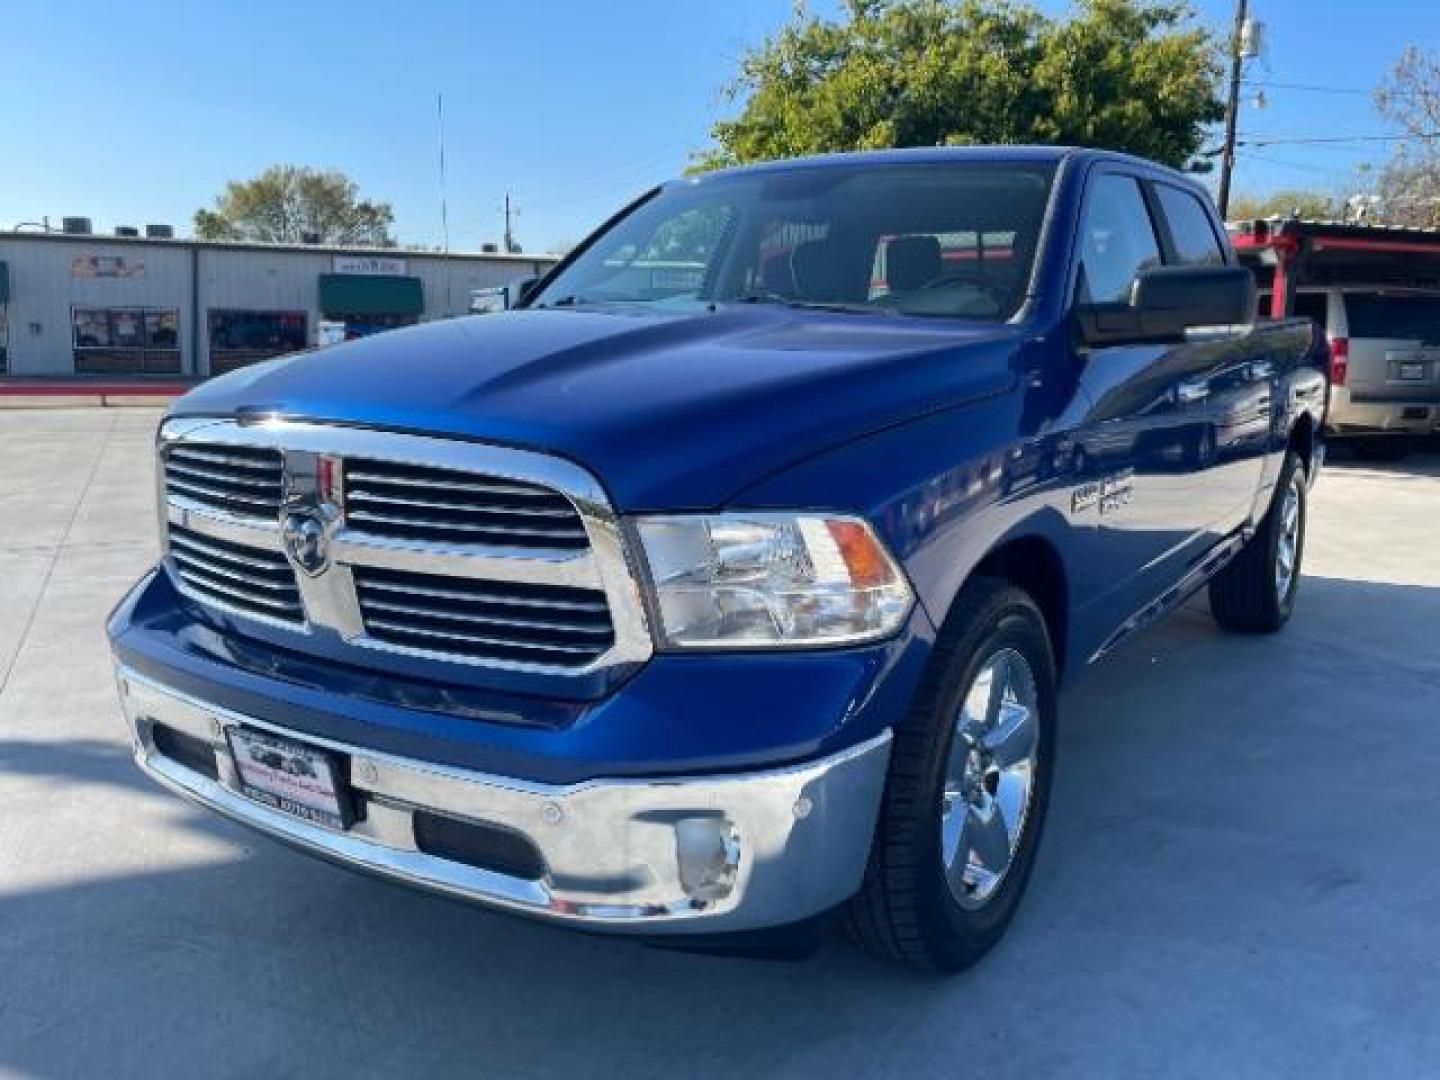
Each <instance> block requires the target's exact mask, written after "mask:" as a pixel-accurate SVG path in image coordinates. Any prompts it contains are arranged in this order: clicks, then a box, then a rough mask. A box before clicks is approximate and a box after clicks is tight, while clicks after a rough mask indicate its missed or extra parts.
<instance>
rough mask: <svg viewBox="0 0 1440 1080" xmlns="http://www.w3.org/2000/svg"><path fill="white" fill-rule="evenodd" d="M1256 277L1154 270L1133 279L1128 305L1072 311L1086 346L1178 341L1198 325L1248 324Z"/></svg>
mask: <svg viewBox="0 0 1440 1080" xmlns="http://www.w3.org/2000/svg"><path fill="white" fill-rule="evenodd" d="M1254 314H1255V275H1254V274H1252V273H1251V272H1250V271H1249V270H1248V269H1246V268H1245V267H1243V266H1157V267H1153V268H1152V269H1149V270H1146V271H1144V272H1143V273H1141V274H1140V276H1139V277H1137V278H1136V279H1135V285H1134V288H1133V289H1132V290H1131V293H1130V302H1129V303H1128V304H1082V305H1080V306H1079V307H1078V308H1077V309H1076V317H1077V318H1078V320H1079V323H1080V335H1081V337H1082V338H1083V339H1084V341H1085V343H1086V344H1087V345H1125V344H1139V343H1143V342H1164V341H1179V340H1181V339H1183V338H1184V336H1185V331H1186V330H1189V329H1191V328H1193V327H1197V326H1236V325H1240V324H1248V323H1250V322H1251V321H1252V319H1253V317H1254Z"/></svg>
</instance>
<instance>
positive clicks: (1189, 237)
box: [1155, 184, 1225, 264]
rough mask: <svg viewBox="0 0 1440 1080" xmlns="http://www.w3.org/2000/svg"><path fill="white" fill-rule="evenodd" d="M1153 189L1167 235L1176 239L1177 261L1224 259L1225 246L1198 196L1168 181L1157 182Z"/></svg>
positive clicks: (1218, 261)
mask: <svg viewBox="0 0 1440 1080" xmlns="http://www.w3.org/2000/svg"><path fill="white" fill-rule="evenodd" d="M1155 193H1156V194H1157V195H1158V196H1159V197H1160V209H1161V210H1162V211H1163V212H1164V214H1165V221H1166V222H1167V223H1168V224H1169V226H1170V238H1171V239H1172V240H1174V241H1175V254H1176V256H1177V257H1178V258H1177V261H1178V262H1180V263H1192V264H1193V263H1223V262H1224V261H1225V252H1224V249H1223V248H1221V246H1220V241H1219V240H1218V239H1217V238H1216V236H1215V229H1214V228H1213V227H1212V226H1211V224H1210V215H1209V214H1207V213H1206V212H1205V207H1204V205H1203V204H1202V203H1201V202H1200V199H1199V198H1198V197H1197V196H1195V195H1192V194H1191V193H1190V192H1188V191H1181V190H1180V189H1179V188H1177V187H1171V186H1170V185H1169V184H1156V185H1155Z"/></svg>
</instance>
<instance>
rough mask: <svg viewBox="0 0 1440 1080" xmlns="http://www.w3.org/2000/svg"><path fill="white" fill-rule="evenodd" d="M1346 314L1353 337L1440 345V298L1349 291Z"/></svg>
mask: <svg viewBox="0 0 1440 1080" xmlns="http://www.w3.org/2000/svg"><path fill="white" fill-rule="evenodd" d="M1345 313H1346V316H1347V321H1348V322H1349V324H1350V336H1351V337H1352V338H1394V339H1398V340H1402V341H1420V342H1424V343H1426V344H1430V345H1440V296H1415V295H1406V294H1403V293H1380V292H1350V293H1346V294H1345Z"/></svg>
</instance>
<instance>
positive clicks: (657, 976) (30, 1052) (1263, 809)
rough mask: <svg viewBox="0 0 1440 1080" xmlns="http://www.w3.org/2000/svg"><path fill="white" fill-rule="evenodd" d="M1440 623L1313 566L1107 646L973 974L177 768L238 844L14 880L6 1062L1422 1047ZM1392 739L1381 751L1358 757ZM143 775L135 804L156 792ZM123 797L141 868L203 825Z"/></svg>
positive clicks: (1434, 828) (1355, 1052)
mask: <svg viewBox="0 0 1440 1080" xmlns="http://www.w3.org/2000/svg"><path fill="white" fill-rule="evenodd" d="M1437 626H1440V589H1436V588H1421V587H1411V586H1398V585H1389V584H1374V583H1361V582H1352V581H1340V580H1333V579H1324V578H1308V579H1307V580H1306V582H1305V590H1304V593H1303V594H1302V600H1301V609H1300V611H1299V613H1298V614H1297V616H1296V620H1295V622H1294V623H1293V624H1292V626H1291V627H1290V628H1289V630H1288V631H1287V632H1286V633H1284V634H1282V635H1278V636H1276V637H1273V638H1262V639H1253V638H1252V639H1246V638H1239V637H1231V636H1226V635H1223V634H1221V633H1220V632H1219V631H1217V630H1216V629H1215V628H1214V626H1213V624H1212V623H1211V621H1210V620H1209V618H1208V615H1207V614H1206V612H1205V611H1204V608H1203V605H1198V604H1192V605H1191V606H1190V607H1188V608H1186V609H1185V610H1183V611H1182V612H1180V613H1179V614H1178V615H1176V616H1175V617H1174V618H1172V619H1170V620H1169V621H1168V622H1167V623H1166V624H1164V625H1163V626H1162V627H1161V628H1158V629H1157V630H1156V631H1155V632H1153V633H1151V634H1149V635H1147V636H1145V637H1143V638H1141V639H1139V640H1137V641H1136V642H1135V643H1134V644H1133V645H1131V646H1130V647H1129V648H1128V649H1126V650H1124V651H1122V652H1121V653H1120V654H1119V655H1117V656H1116V657H1114V658H1113V659H1112V660H1110V661H1108V662H1107V663H1106V664H1104V665H1103V666H1101V667H1100V668H1099V669H1097V670H1096V671H1095V672H1094V673H1093V674H1092V676H1091V677H1090V678H1089V679H1088V680H1087V681H1085V682H1084V683H1082V684H1080V685H1079V686H1077V687H1076V688H1075V689H1074V690H1073V691H1071V692H1069V693H1067V695H1066V701H1065V703H1064V714H1065V718H1066V723H1065V725H1064V728H1063V732H1062V737H1061V749H1060V752H1061V762H1060V772H1059V779H1058V782H1057V787H1056V791H1055V795H1054V801H1053V804H1052V807H1051V818H1050V821H1051V824H1050V826H1049V832H1048V835H1047V837H1046V842H1045V847H1044V850H1043V852H1042V855H1041V859H1040V863H1039V866H1038V868H1037V872H1036V875H1035V880H1034V882H1033V885H1032V891H1031V895H1030V896H1029V897H1028V899H1027V902H1026V904H1025V905H1024V907H1023V909H1022V911H1021V913H1020V916H1019V918H1018V919H1017V921H1016V924H1015V926H1014V928H1013V930H1012V933H1011V935H1010V937H1009V938H1008V939H1007V941H1006V942H1004V943H1003V944H1002V945H1001V946H1000V948H999V949H998V951H997V952H996V954H995V955H993V956H992V957H990V958H989V959H988V960H987V961H986V962H985V963H984V964H983V966H982V967H981V968H979V969H978V970H977V971H975V972H973V973H971V974H970V975H969V976H965V977H961V978H959V979H955V980H948V981H945V980H937V979H933V978H930V977H925V976H918V975H913V974H910V973H908V972H903V971H898V970H893V969H890V968H887V967H885V966H884V965H881V964H879V963H877V962H874V961H871V960H869V959H867V958H865V957H863V956H861V955H859V954H857V953H854V952H852V951H850V950H849V949H848V948H847V947H845V946H843V945H841V944H839V943H831V944H829V945H827V947H826V948H825V949H824V950H822V952H821V954H820V955H819V956H818V957H817V958H815V959H814V960H811V961H809V962H803V963H789V964H787V963H763V962H754V961H739V960H721V959H715V958H707V957H698V956H688V955H682V954H675V953H666V952H660V951H656V950H648V949H645V948H642V947H639V946H636V945H633V944H630V943H626V942H623V941H615V940H609V939H601V938H596V937H589V936H584V935H579V934H574V933H567V932H564V931H559V930H555V929H552V928H549V927H542V926H537V925H534V924H531V923H527V922H523V921H520V920H516V919H511V918H505V917H502V916H497V915H493V914H489V913H486V912H482V911H478V910H476V909H473V908H469V907H466V906H463V905H460V904H455V903H450V902H447V901H442V900H437V899H434V898H431V897H426V896H422V895H418V894H415V893H411V892H409V891H406V890H403V889H400V888H398V887H394V886H390V885H386V884H384V883H380V882H375V881H371V880H369V879H365V878H361V877H357V876H354V875H350V874H346V873H341V872H338V871H336V870H335V869H333V868H331V867H328V866H325V865H322V864H320V863H317V862H314V861H312V860H310V859H307V858H305V857H302V856H300V855H296V854H293V853H291V852H289V851H286V850H284V849H282V848H280V847H278V846H276V845H274V844H272V843H270V842H268V841H263V840H259V839H254V838H252V837H251V836H250V834H248V833H246V832H244V831H242V830H239V829H238V828H235V827H232V826H229V825H227V824H225V823H222V822H218V821H215V820H214V819H212V818H210V817H209V816H208V815H203V814H199V813H194V812H191V811H188V810H184V809H183V808H182V804H180V803H171V802H170V801H169V797H168V796H164V795H161V794H159V793H158V792H155V793H154V794H153V795H150V794H147V795H146V796H144V797H146V798H150V797H153V798H155V799H166V800H167V801H166V803H165V805H166V806H167V807H171V806H173V809H174V818H173V819H171V818H167V819H166V821H167V823H168V822H170V821H172V820H173V821H175V822H177V823H178V826H179V831H180V833H181V834H182V835H183V833H184V832H185V831H187V830H200V831H202V832H203V833H204V834H205V835H206V836H207V837H211V836H212V835H213V836H214V837H218V838H221V839H223V840H224V841H225V843H224V844H223V845H218V846H217V845H215V844H214V843H207V845H205V850H206V851H207V852H209V853H210V854H209V855H207V856H206V857H207V858H210V859H211V860H212V861H209V862H206V863H204V864H202V865H192V866H188V867H182V868H179V869H168V868H167V869H157V870H154V871H152V872H135V873H129V874H125V875H121V876H110V877H105V876H99V875H96V874H87V873H85V872H83V868H71V872H70V873H68V874H66V875H64V880H63V881H62V882H61V883H59V884H53V885H47V886H43V887H39V888H33V889H27V890H22V891H15V890H14V889H13V888H12V889H10V890H8V891H7V889H6V887H5V883H4V881H3V880H0V928H3V934H0V970H3V971H4V972H5V976H4V978H3V980H0V1070H3V1069H13V1070H15V1071H17V1072H19V1073H23V1074H26V1075H45V1076H58V1075H106V1076H112V1077H124V1076H140V1075H146V1076H154V1075H194V1074H197V1073H204V1074H208V1075H225V1076H228V1075H236V1076H239V1075H261V1074H273V1075H280V1076H288V1075H298V1074H300V1073H304V1074H305V1075H307V1076H317V1075H337V1076H338V1075H360V1076H368V1075H376V1074H381V1073H384V1074H389V1075H424V1076H448V1075H457V1076H458V1075H465V1076H474V1075H498V1076H554V1075H581V1076H609V1075H617V1074H622V1073H623V1074H626V1075H635V1076H642V1075H665V1076H697V1075H710V1074H717V1075H719V1074H724V1075H727V1076H736V1075H738V1076H747V1075H805V1076H809V1075H823V1074H825V1073H834V1074H836V1075H843V1076H855V1075H881V1074H883V1075H904V1076H909V1075H955V1070H956V1069H957V1068H959V1065H958V1063H959V1062H964V1063H965V1069H966V1071H973V1072H975V1073H976V1074H977V1075H1030V1076H1036V1075H1053V1074H1055V1073H1057V1072H1069V1073H1073V1072H1075V1071H1089V1072H1093V1073H1098V1074H1102V1075H1116V1074H1119V1073H1121V1072H1139V1073H1147V1072H1159V1073H1165V1072H1169V1071H1171V1066H1173V1065H1174V1063H1175V1062H1176V1061H1177V1060H1193V1055H1194V1054H1195V1053H1196V1052H1197V1051H1196V1049H1195V1041H1196V1039H1197V1038H1200V1036H1199V1035H1198V1034H1197V1033H1198V1032H1200V1031H1202V1030H1212V1029H1213V1028H1214V1025H1216V1024H1223V1028H1224V1031H1225V1033H1226V1034H1225V1039H1224V1040H1221V1043H1223V1045H1221V1044H1219V1043H1213V1042H1212V1043H1211V1044H1210V1051H1209V1053H1210V1054H1211V1055H1212V1057H1211V1060H1212V1062H1216V1061H1219V1060H1223V1058H1224V1056H1225V1055H1226V1054H1228V1053H1231V1052H1232V1051H1230V1050H1229V1049H1227V1048H1228V1047H1234V1048H1235V1049H1234V1050H1233V1053H1234V1054H1235V1055H1236V1057H1235V1059H1234V1060H1235V1062H1236V1063H1238V1064H1241V1065H1242V1066H1244V1067H1243V1068H1242V1069H1241V1071H1242V1072H1248V1071H1252V1070H1254V1069H1256V1068H1259V1069H1260V1070H1261V1071H1262V1072H1263V1071H1264V1066H1263V1063H1264V1062H1266V1061H1269V1062H1271V1063H1272V1064H1275V1065H1276V1066H1277V1068H1278V1067H1279V1063H1280V1062H1286V1063H1288V1065H1289V1067H1291V1068H1295V1069H1297V1070H1301V1063H1303V1062H1305V1061H1311V1062H1313V1063H1314V1066H1315V1069H1317V1070H1318V1071H1320V1072H1325V1073H1333V1072H1337V1071H1344V1066H1345V1063H1346V1062H1347V1061H1352V1062H1355V1063H1357V1065H1358V1063H1359V1062H1360V1061H1362V1060H1363V1061H1364V1062H1365V1063H1367V1064H1368V1066H1369V1067H1370V1070H1371V1071H1372V1072H1375V1073H1377V1074H1385V1073H1386V1072H1388V1071H1390V1070H1389V1065H1393V1066H1395V1071H1396V1072H1400V1071H1401V1068H1400V1067H1401V1066H1402V1065H1403V1063H1404V1062H1405V1061H1406V1060H1407V1059H1408V1060H1409V1061H1410V1062H1411V1063H1412V1064H1413V1062H1414V1061H1415V1060H1419V1058H1418V1057H1417V1056H1416V1055H1418V1054H1420V1053H1421V1052H1422V1051H1423V1047H1424V1045H1426V1044H1425V1040H1426V1039H1427V1038H1428V1036H1427V1035H1426V1034H1425V1032H1426V1031H1428V1030H1429V1019H1428V1018H1429V1016H1430V1014H1431V1013H1430V1011H1431V1010H1432V1009H1433V1005H1434V1000H1433V996H1432V997H1431V999H1430V1000H1429V1001H1428V1002H1427V1001H1426V994H1424V993H1417V994H1415V995H1413V998H1411V999H1409V1000H1407V999H1406V998H1405V997H1404V995H1400V994H1397V992H1396V986H1397V985H1414V986H1416V987H1420V986H1423V985H1426V982H1425V980H1426V979H1427V978H1433V970H1434V966H1435V965H1436V963H1437V962H1440V931H1437V930H1436V929H1435V927H1434V923H1433V920H1432V918H1431V912H1432V910H1433V897H1434V896H1435V895H1437V894H1440V869H1437V864H1436V862H1435V860H1434V859H1433V858H1432V857H1431V856H1432V853H1433V851H1434V838H1435V837H1436V836H1437V835H1440V800H1436V799H1435V798H1434V792H1435V782H1434V775H1435V769H1436V767H1437V766H1440V725H1437V724H1436V723H1435V718H1436V716H1437V715H1440V709H1437V704H1440V635H1437V634H1436V632H1435V628H1436V627H1437ZM1357 628H1363V633H1356V630H1357ZM1377 705H1378V706H1379V707H1377ZM1360 740H1363V745H1364V747H1365V757H1364V760H1373V761H1381V762H1384V765H1385V771H1384V774H1383V777H1381V776H1376V777H1370V778H1368V779H1367V777H1366V776H1365V774H1364V773H1363V772H1357V753H1356V747H1357V742H1358V741H1360ZM128 769H129V765H128V761H127V760H126V755H125V752H124V749H123V747H119V748H112V747H108V746H107V745H105V744H102V743H98V742H97V743H84V744H75V745H70V746H68V747H67V746H65V745H64V744H62V745H61V746H59V747H54V746H51V747H46V748H44V752H43V753H42V748H41V747H39V746H38V745H30V744H13V743H12V744H8V745H6V746H0V770H3V771H5V772H7V773H23V774H26V775H28V776H31V777H35V778H37V779H39V780H41V781H45V782H53V790H54V793H55V797H56V798H65V799H70V798H90V797H91V795H90V794H89V792H91V791H92V788H89V787H85V788H82V789H80V793H79V794H78V795H77V794H75V793H74V791H75V789H74V786H73V785H67V784H64V783H62V782H63V781H66V780H76V779H78V780H80V781H83V782H84V783H85V784H86V785H98V786H99V787H100V788H101V789H103V788H119V789H128V788H130V787H131V786H132V784H131V782H130V781H129V780H127V779H120V778H119V773H120V772H121V771H122V770H128ZM137 782H138V781H137ZM142 786H143V787H144V789H145V790H146V792H147V793H148V792H152V791H154V789H151V788H150V787H149V785H148V784H143V785H142ZM102 793H103V791H102ZM1342 793H1343V795H1344V797H1337V794H1342ZM122 795H123V798H122V799H121V800H119V801H115V800H113V799H112V800H111V802H110V803H109V804H108V809H110V810H111V811H116V810H118V811H120V812H123V811H124V810H125V808H126V807H127V806H134V805H135V803H134V801H133V800H135V799H136V798H140V797H141V796H138V795H136V794H135V793H133V792H130V791H129V790H123V791H122ZM1357 800H1362V801H1363V807H1364V810H1363V812H1357ZM142 816H143V817H144V818H146V819H147V820H151V818H150V815H148V814H147V815H137V817H142ZM1377 821H1382V822H1384V825H1385V827H1384V828H1383V829H1381V828H1376V827H1375V823H1376V822H1377ZM95 827H96V828H104V829H106V830H107V831H108V833H109V834H110V835H113V836H114V837H115V838H116V840H115V843H116V844H117V846H119V847H120V848H122V849H123V850H124V851H125V852H126V853H127V854H132V855H134V859H133V862H134V863H135V864H137V865H143V864H144V863H145V862H146V861H147V860H152V861H153V864H154V865H163V866H167V867H169V866H174V864H175V861H176V860H175V859H174V858H173V857H171V856H167V850H168V849H170V848H171V847H172V846H173V844H174V841H175V837H173V836H171V833H170V830H169V829H167V830H166V831H164V833H163V834H162V833H161V832H160V831H158V830H157V831H156V833H155V835H152V836H143V835H137V834H136V833H135V832H134V831H133V830H132V829H129V828H127V827H126V826H125V825H124V823H123V822H121V823H118V824H117V823H116V822H115V821H113V820H112V821H103V822H102V821H97V822H96V825H95ZM86 842H88V843H91V844H93V843H94V840H93V839H89V840H87V841H86ZM78 843H79V840H78V839H77V844H78ZM14 850H22V849H20V848H15V849H14ZM217 852H218V855H217V854H216V853H217ZM3 854H4V851H3V849H0V855H3ZM61 854H62V855H63V853H61ZM57 858H58V856H57ZM58 861H60V862H63V861H64V860H63V858H58ZM0 863H3V860H0ZM1357 910H1364V911H1365V912H1366V915H1365V918H1364V920H1363V921H1361V922H1358V923H1357V921H1356V912H1357ZM1372 953H1373V955H1374V956H1377V957H1379V956H1383V957H1385V963H1383V964H1380V963H1368V962H1367V955H1369V954H1372ZM1261 956H1263V957H1264V962H1263V963H1262V962H1260V960H1259V959H1258V958H1259V957H1261ZM1412 980H1413V982H1412ZM1336 986H1344V987H1346V990H1345V992H1344V993H1343V994H1336V993H1334V992H1333V988H1334V987H1336ZM1137 1016H1144V1017H1145V1018H1146V1021H1145V1023H1143V1024H1138V1025H1137V1024H1136V1019H1137ZM1037 1018H1043V1024H1040V1025H1039V1026H1037ZM1367 1032H1369V1033H1372V1034H1373V1035H1374V1039H1373V1040H1371V1039H1370V1038H1369V1037H1368V1036H1367ZM1097 1033H1104V1034H1103V1035H1097ZM1430 1045H1431V1046H1432V1047H1433V1043H1432V1044H1430ZM1362 1047H1366V1048H1367V1049H1362ZM1387 1055H1393V1056H1389V1057H1387ZM1387 1062H1388V1063H1389V1065H1387ZM1257 1063H1261V1064H1258V1065H1257ZM1301 1071H1304V1070H1301Z"/></svg>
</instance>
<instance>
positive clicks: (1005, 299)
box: [917, 270, 1010, 310]
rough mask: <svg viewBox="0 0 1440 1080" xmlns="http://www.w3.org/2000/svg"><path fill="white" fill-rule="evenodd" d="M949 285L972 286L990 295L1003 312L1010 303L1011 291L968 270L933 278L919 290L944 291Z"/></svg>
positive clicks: (982, 275)
mask: <svg viewBox="0 0 1440 1080" xmlns="http://www.w3.org/2000/svg"><path fill="white" fill-rule="evenodd" d="M947 285H971V286H974V287H975V288H977V289H979V290H980V291H981V292H985V293H989V294H990V298H991V299H992V300H994V301H995V306H996V307H998V308H1001V309H1002V310H1003V309H1004V308H1005V306H1006V305H1007V304H1008V303H1009V302H1010V290H1009V289H1007V288H1004V287H1003V286H1001V285H997V284H995V282H993V281H991V280H990V279H989V278H988V277H986V276H985V275H984V274H976V273H972V272H970V271H967V270H960V271H956V272H953V273H949V274H941V275H940V276H939V277H933V278H931V279H930V280H929V281H927V282H925V284H924V285H921V286H920V288H919V289H918V290H917V291H918V292H924V291H926V290H928V289H943V288H945V287H946V286H947Z"/></svg>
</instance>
